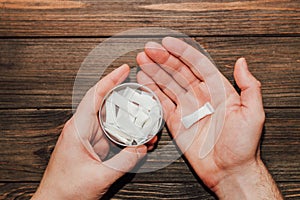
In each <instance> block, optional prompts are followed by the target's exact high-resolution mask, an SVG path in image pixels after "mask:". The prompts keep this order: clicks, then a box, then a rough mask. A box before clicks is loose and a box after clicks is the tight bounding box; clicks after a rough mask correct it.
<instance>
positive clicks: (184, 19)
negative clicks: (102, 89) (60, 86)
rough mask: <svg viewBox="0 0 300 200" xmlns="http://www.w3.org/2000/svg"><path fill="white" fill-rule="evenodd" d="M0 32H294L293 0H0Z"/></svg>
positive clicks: (299, 28)
mask: <svg viewBox="0 0 300 200" xmlns="http://www.w3.org/2000/svg"><path fill="white" fill-rule="evenodd" d="M0 9H1V12H0V13H1V15H0V36H2V37H24V36H30V37H33V36H43V37H45V36H55V37H56V36H64V37H65V36H71V37H74V36H110V35H114V34H116V33H119V32H121V31H124V30H128V29H130V28H139V27H167V28H171V29H174V30H177V31H181V32H184V33H186V34H188V35H262V34H268V35H271V34H275V35H278V34H281V35H283V34H285V35H299V32H300V20H299V19H300V14H299V10H300V5H299V1H297V0H276V1H273V0H267V1H266V0H255V1H229V0H228V1H222V0H214V1H203V0H201V1H198V0H189V1H175V0H168V1H164V3H162V2H161V1H158V0H149V1H139V0H130V1H123V0H115V1H107V0H98V1H95V0H81V1H75V0H68V1H63V2H60V1H51V0H42V1H36V0H35V1H29V0H26V1H20V0H9V1H7V0H1V1H0Z"/></svg>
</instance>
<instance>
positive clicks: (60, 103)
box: [0, 37, 300, 109]
mask: <svg viewBox="0 0 300 200" xmlns="http://www.w3.org/2000/svg"><path fill="white" fill-rule="evenodd" d="M136 40H137V43H139V40H138V38H137V39H136ZM149 40H153V39H149ZM196 40H197V41H198V42H200V43H201V44H202V45H203V46H204V47H205V49H207V51H208V52H209V53H210V54H211V56H212V58H213V59H214V61H215V62H216V64H217V65H218V67H219V69H220V70H221V71H222V72H223V73H224V74H225V75H226V76H227V77H228V78H229V79H230V80H231V81H232V80H233V78H232V72H233V65H234V62H235V60H236V59H237V58H238V57H240V56H245V57H246V58H247V60H248V62H249V66H250V70H251V71H252V72H253V73H254V75H255V76H256V77H257V78H258V79H259V80H260V81H261V82H262V90H263V97H264V105H265V106H266V107H298V106H299V102H300V60H299V48H300V37H292V38H290V37H267V38H266V37H225V38H220V37H205V38H196ZM102 41H103V39H9V40H0V55H1V56H0V108H2V109H3V108H70V107H71V103H72V89H73V84H74V81H75V77H76V73H77V71H78V69H79V68H80V65H81V63H82V62H83V60H84V59H85V58H86V57H87V55H88V53H89V52H90V51H91V50H92V49H93V48H95V47H96V46H97V45H98V44H99V43H100V42H102ZM120 41H121V39H120V40H119V41H118V40H116V43H115V44H114V45H126V42H125V43H120ZM118 42H119V43H118ZM135 55H136V52H132V53H128V54H126V55H124V56H121V57H120V58H119V59H117V60H116V61H115V62H113V63H112V65H111V67H110V68H109V70H108V71H110V70H111V69H113V68H115V67H117V66H119V65H121V64H123V63H128V64H130V65H131V66H136V62H135ZM106 56H107V57H111V54H110V52H107V53H106V54H105V55H103V57H106ZM100 69H101V63H99V67H98V65H97V67H96V68H95V69H94V70H95V72H97V71H98V70H100ZM108 71H106V72H108ZM105 74H106V73H105ZM86 78H87V80H88V79H93V80H98V78H99V77H98V75H97V73H92V74H89V75H88V76H87V77H86ZM232 82H233V81H232ZM82 87H83V88H84V87H86V88H88V87H89V85H85V83H83V84H82Z"/></svg>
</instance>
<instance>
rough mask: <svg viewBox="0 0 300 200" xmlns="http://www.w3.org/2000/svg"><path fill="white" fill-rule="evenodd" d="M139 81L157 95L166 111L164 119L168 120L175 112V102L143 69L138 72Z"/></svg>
mask: <svg viewBox="0 0 300 200" xmlns="http://www.w3.org/2000/svg"><path fill="white" fill-rule="evenodd" d="M137 81H138V83H140V84H142V85H145V86H147V87H148V88H150V89H151V90H152V91H153V92H155V94H156V95H157V97H158V99H159V101H160V103H161V105H162V108H163V112H164V119H165V120H166V121H168V119H169V117H170V115H171V114H172V113H174V112H175V109H176V106H175V104H174V103H173V102H172V101H171V100H170V99H169V98H168V97H167V96H166V95H165V94H164V93H163V92H162V91H161V90H160V89H159V87H158V86H157V85H156V84H155V83H154V81H153V80H152V79H151V78H150V77H149V76H147V75H146V74H145V73H144V72H143V71H140V72H139V73H138V74H137Z"/></svg>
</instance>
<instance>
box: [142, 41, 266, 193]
mask: <svg viewBox="0 0 300 200" xmlns="http://www.w3.org/2000/svg"><path fill="white" fill-rule="evenodd" d="M137 62H138V64H139V65H140V66H141V69H142V71H141V72H139V74H138V76H137V78H138V82H139V83H141V84H145V85H147V86H148V87H150V88H151V89H152V90H154V91H155V92H156V94H157V95H158V97H159V98H160V100H161V103H162V106H163V109H164V117H165V120H166V123H167V126H168V128H169V130H170V132H171V134H172V136H173V137H174V139H175V141H176V143H177V145H178V146H179V148H180V149H181V151H182V152H183V153H184V155H185V156H186V158H187V159H188V161H189V162H190V164H191V166H192V167H193V168H194V170H195V172H196V173H197V174H198V176H199V177H200V178H201V179H202V180H203V181H204V183H205V184H206V185H207V186H208V187H210V188H213V187H214V186H215V185H217V184H218V183H219V182H220V181H221V180H222V179H223V178H224V176H226V174H227V173H234V172H235V171H238V170H243V168H244V167H247V166H250V165H251V163H253V162H256V159H257V158H258V153H257V152H258V151H257V150H258V144H259V138H260V135H261V131H262V126H263V122H264V110H263V105H262V98H261V93H260V83H259V82H258V81H257V80H256V79H255V78H254V77H253V76H252V75H251V73H250V72H249V71H248V67H247V64H246V62H245V59H243V58H241V59H239V60H238V61H237V63H236V66H235V70H234V77H235V80H236V83H237V85H238V86H239V88H240V89H241V94H240V95H239V94H238V93H237V92H236V91H235V89H234V88H233V86H232V85H231V84H230V83H229V81H228V80H227V79H226V78H225V77H224V76H223V75H222V74H221V73H220V72H219V71H218V69H217V68H216V67H215V66H214V65H213V64H212V62H211V61H210V60H209V59H208V58H207V57H206V56H204V55H203V54H202V53H200V52H199V51H198V50H196V49H195V48H193V47H192V46H190V45H188V44H187V43H185V42H183V41H181V40H179V39H176V38H171V37H167V38H164V39H163V41H162V45H160V44H158V43H154V42H149V43H147V44H146V46H145V51H144V52H141V53H139V54H138V56H137ZM206 102H210V103H211V105H212V106H213V108H214V110H215V113H214V114H213V115H211V116H207V117H205V118H203V119H201V120H199V121H198V122H196V123H195V124H194V125H193V126H191V127H189V128H185V127H184V126H183V124H182V123H181V119H182V117H183V116H186V115H189V114H191V113H193V112H194V111H196V110H197V109H199V108H200V107H201V106H203V105H204V104H205V103H206Z"/></svg>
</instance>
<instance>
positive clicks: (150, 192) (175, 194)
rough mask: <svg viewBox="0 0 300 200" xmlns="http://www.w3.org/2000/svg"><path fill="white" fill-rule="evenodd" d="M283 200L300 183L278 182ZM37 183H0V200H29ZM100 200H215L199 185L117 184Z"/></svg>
mask: <svg viewBox="0 0 300 200" xmlns="http://www.w3.org/2000/svg"><path fill="white" fill-rule="evenodd" d="M278 186H279V187H280V188H281V192H282V193H283V195H284V197H285V199H287V200H289V199H290V200H296V199H299V197H300V189H299V188H300V183H299V182H295V183H290V182H279V183H278ZM37 187H38V183H0V198H2V199H29V198H30V197H31V196H32V195H33V193H34V192H35V190H36V188H37ZM102 199H114V200H118V199H172V200H174V199H215V198H214V197H213V196H211V194H210V193H209V192H208V191H207V190H204V189H203V187H202V186H201V185H200V184H199V183H195V182H192V183H158V184H157V183H125V184H124V183H121V184H120V183H118V184H117V185H115V187H114V190H113V191H110V192H109V193H107V194H106V195H105V196H104V198H102Z"/></svg>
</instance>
